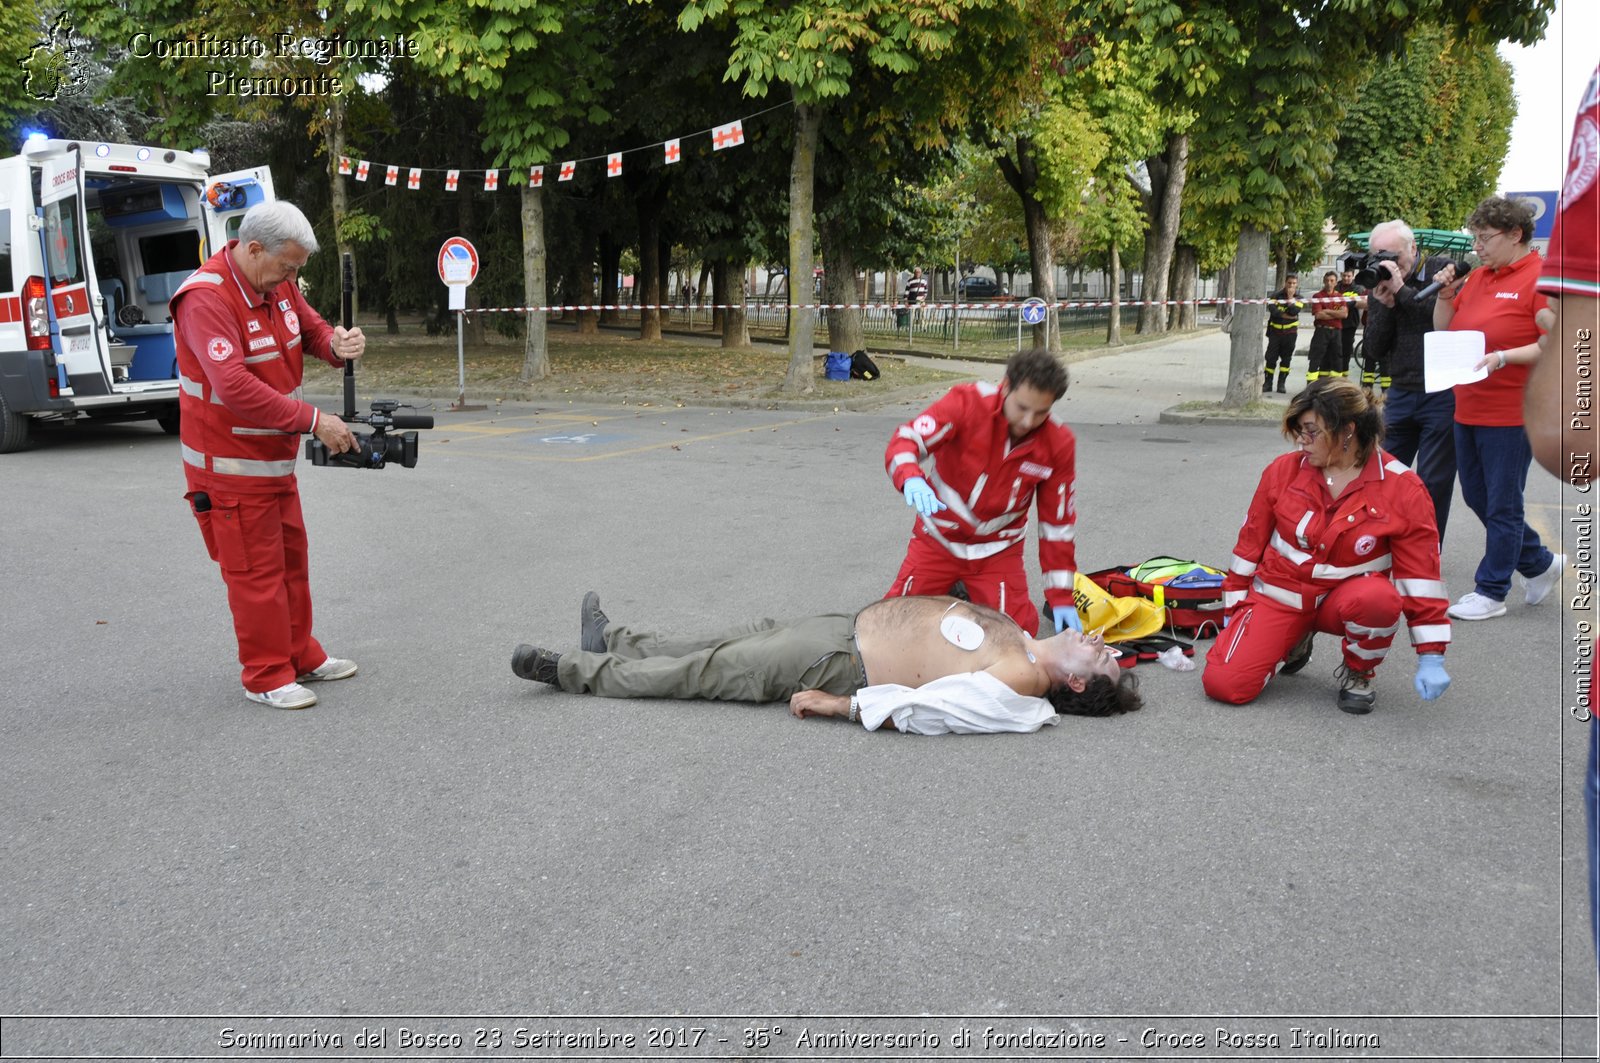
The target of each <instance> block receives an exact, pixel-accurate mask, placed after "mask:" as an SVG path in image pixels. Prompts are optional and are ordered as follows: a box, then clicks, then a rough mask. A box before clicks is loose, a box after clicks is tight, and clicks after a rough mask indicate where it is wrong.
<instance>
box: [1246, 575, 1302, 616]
mask: <svg viewBox="0 0 1600 1063" xmlns="http://www.w3.org/2000/svg"><path fill="white" fill-rule="evenodd" d="M1250 589H1251V590H1252V591H1254V592H1255V593H1257V594H1259V595H1261V597H1263V598H1270V599H1272V600H1273V601H1275V602H1277V603H1278V604H1279V605H1286V606H1288V607H1289V608H1290V609H1299V608H1300V601H1301V599H1300V596H1299V595H1298V594H1296V593H1295V592H1294V591H1288V590H1284V589H1283V588H1282V587H1276V586H1273V585H1272V584H1270V583H1264V582H1262V579H1261V577H1260V576H1257V577H1256V578H1255V580H1254V581H1253V582H1252V583H1251V584H1250Z"/></svg>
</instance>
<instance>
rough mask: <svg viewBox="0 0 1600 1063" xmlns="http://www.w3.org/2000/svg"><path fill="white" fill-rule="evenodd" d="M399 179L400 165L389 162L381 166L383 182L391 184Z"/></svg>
mask: <svg viewBox="0 0 1600 1063" xmlns="http://www.w3.org/2000/svg"><path fill="white" fill-rule="evenodd" d="M398 180H400V167H398V166H395V165H393V164H390V165H388V166H385V167H384V168H383V183H384V184H386V185H392V184H394V183H395V182H396V181H398Z"/></svg>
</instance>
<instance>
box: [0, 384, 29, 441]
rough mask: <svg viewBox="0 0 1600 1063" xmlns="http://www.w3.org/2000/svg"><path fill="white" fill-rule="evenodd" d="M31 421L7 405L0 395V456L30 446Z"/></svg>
mask: <svg viewBox="0 0 1600 1063" xmlns="http://www.w3.org/2000/svg"><path fill="white" fill-rule="evenodd" d="M29 427H30V422H29V419H28V418H26V417H24V416H23V415H22V414H20V413H16V412H15V411H13V410H12V409H11V407H9V406H7V405H6V397H5V396H4V395H0V454H9V453H11V452H12V451H13V450H21V449H22V448H23V447H25V446H27V445H28V429H29Z"/></svg>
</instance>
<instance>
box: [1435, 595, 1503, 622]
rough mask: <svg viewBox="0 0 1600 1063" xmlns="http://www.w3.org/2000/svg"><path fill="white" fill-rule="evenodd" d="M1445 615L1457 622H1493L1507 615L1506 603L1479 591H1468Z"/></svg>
mask: <svg viewBox="0 0 1600 1063" xmlns="http://www.w3.org/2000/svg"><path fill="white" fill-rule="evenodd" d="M1445 615H1446V616H1453V617H1455V618H1456V619H1457V620H1493V619H1494V618H1495V617H1497V616H1505V615H1506V603H1505V602H1502V601H1499V600H1497V599H1495V598H1490V597H1488V596H1487V595H1483V594H1479V593H1478V592H1477V591H1468V592H1467V593H1466V594H1463V595H1462V596H1461V597H1460V598H1459V599H1457V601H1456V603H1455V604H1454V605H1452V606H1451V607H1450V608H1448V609H1446V610H1445Z"/></svg>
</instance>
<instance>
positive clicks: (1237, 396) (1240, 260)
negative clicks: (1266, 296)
mask: <svg viewBox="0 0 1600 1063" xmlns="http://www.w3.org/2000/svg"><path fill="white" fill-rule="evenodd" d="M1268 243H1269V238H1268V236H1267V231H1266V230H1265V229H1261V228H1258V227H1256V226H1254V225H1246V226H1245V227H1244V228H1243V229H1241V230H1239V251H1238V254H1236V255H1235V256H1234V259H1233V267H1232V268H1233V280H1234V291H1235V292H1237V293H1239V294H1240V295H1244V296H1255V295H1256V293H1260V292H1265V291H1266V290H1267V255H1268ZM1266 333H1267V306H1266V304H1265V303H1264V302H1260V301H1256V300H1254V299H1253V300H1252V301H1251V302H1250V303H1247V304H1243V305H1240V306H1237V307H1235V308H1234V313H1233V324H1232V326H1231V328H1230V329H1229V334H1228V335H1229V339H1230V340H1231V341H1232V342H1231V343H1230V344H1229V345H1228V391H1227V394H1225V395H1224V396H1223V397H1222V404H1223V405H1224V406H1227V407H1229V408H1230V409H1240V408H1242V407H1244V406H1247V405H1249V404H1250V403H1251V402H1252V401H1254V400H1255V399H1257V398H1259V397H1260V395H1261V364H1262V353H1261V352H1262V350H1263V345H1264V344H1265V342H1266V340H1265V338H1264V337H1265V336H1266Z"/></svg>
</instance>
